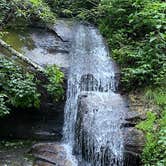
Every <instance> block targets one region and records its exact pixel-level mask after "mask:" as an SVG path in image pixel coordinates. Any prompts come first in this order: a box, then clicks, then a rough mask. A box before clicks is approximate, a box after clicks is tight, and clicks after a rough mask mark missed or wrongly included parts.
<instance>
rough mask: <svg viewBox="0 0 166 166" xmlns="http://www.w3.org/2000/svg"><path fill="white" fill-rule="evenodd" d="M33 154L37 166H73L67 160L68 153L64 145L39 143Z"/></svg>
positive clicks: (32, 150)
mask: <svg viewBox="0 0 166 166" xmlns="http://www.w3.org/2000/svg"><path fill="white" fill-rule="evenodd" d="M31 153H32V154H33V155H34V157H35V158H36V161H35V163H34V165H35V166H53V165H58V166H73V164H72V161H70V160H69V159H67V152H66V150H65V148H64V147H63V145H60V144H56V143H39V144H36V145H34V146H33V147H32V149H31Z"/></svg>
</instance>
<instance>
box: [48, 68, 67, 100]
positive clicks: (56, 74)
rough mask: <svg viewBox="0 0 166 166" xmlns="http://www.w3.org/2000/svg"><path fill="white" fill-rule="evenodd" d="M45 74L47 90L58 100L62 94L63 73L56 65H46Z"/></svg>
mask: <svg viewBox="0 0 166 166" xmlns="http://www.w3.org/2000/svg"><path fill="white" fill-rule="evenodd" d="M46 75H47V77H48V84H47V85H46V88H47V91H48V93H49V94H50V95H51V96H53V98H54V100H55V101H59V100H60V99H61V98H62V96H63V94H64V89H63V79H64V74H63V73H62V72H61V71H60V70H59V68H57V67H56V66H48V67H47V68H46Z"/></svg>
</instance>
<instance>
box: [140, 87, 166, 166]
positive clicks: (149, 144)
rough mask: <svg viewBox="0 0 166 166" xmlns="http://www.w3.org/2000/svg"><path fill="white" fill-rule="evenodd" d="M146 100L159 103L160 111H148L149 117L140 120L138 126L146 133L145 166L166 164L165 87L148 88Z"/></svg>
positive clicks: (143, 157)
mask: <svg viewBox="0 0 166 166" xmlns="http://www.w3.org/2000/svg"><path fill="white" fill-rule="evenodd" d="M145 97H146V100H148V101H149V102H151V103H153V104H157V105H158V106H159V108H160V110H159V113H157V114H156V113H153V112H148V113H147V119H146V120H145V121H143V122H140V123H139V124H138V125H137V128H139V129H141V130H143V131H144V133H145V137H146V144H145V147H144V149H143V153H142V161H143V163H144V165H145V166H164V165H166V152H165V149H166V92H165V89H155V90H152V89H148V90H146V94H145Z"/></svg>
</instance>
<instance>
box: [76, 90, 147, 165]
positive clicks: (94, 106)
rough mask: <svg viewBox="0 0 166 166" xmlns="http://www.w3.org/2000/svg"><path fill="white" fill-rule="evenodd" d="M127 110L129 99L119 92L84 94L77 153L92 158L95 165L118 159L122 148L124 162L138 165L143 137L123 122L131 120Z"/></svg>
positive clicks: (80, 110)
mask: <svg viewBox="0 0 166 166" xmlns="http://www.w3.org/2000/svg"><path fill="white" fill-rule="evenodd" d="M128 111H129V110H128V105H127V104H126V101H125V100H124V99H123V98H122V97H121V96H120V95H118V94H110V95H108V94H98V93H95V92H90V93H88V94H86V93H85V94H82V95H81V96H80V97H79V101H78V115H77V124H76V147H75V149H76V153H77V154H82V155H83V158H84V159H85V160H86V161H90V160H91V161H93V164H92V165H94V166H96V165H101V166H107V165H108V166H109V165H111V164H113V163H116V161H115V160H116V157H117V156H118V155H120V154H117V152H118V151H123V154H124V155H123V156H122V158H123V159H122V160H124V161H123V164H124V165H125V166H131V165H134V166H139V165H140V153H141V151H142V146H143V144H144V137H143V133H142V132H141V131H138V130H136V129H134V127H130V126H127V125H124V124H125V123H128V122H127V121H126V120H125V118H127V115H128V114H127V112H128ZM115 121H118V123H117V122H115ZM115 124H118V126H116V125H115ZM113 131H115V132H113ZM122 137H123V139H122ZM122 144H123V145H124V146H122V147H121V145H122ZM123 147H124V149H123ZM120 148H122V149H121V150H120ZM103 156H104V157H103ZM113 156H114V157H113ZM118 161H120V159H119V160H118ZM116 164H117V165H120V163H116Z"/></svg>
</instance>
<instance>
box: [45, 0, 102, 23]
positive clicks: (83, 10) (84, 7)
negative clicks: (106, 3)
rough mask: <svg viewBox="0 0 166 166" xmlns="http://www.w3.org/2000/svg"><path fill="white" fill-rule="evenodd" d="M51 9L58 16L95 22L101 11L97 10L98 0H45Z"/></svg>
mask: <svg viewBox="0 0 166 166" xmlns="http://www.w3.org/2000/svg"><path fill="white" fill-rule="evenodd" d="M46 2H47V3H48V4H49V5H50V6H51V7H52V10H53V11H54V12H55V13H56V14H57V15H58V16H60V17H75V18H78V19H81V20H86V21H91V22H96V20H97V18H98V17H99V15H101V12H99V11H98V5H99V2H100V0H84V1H80V0H73V1H69V0H46Z"/></svg>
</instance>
